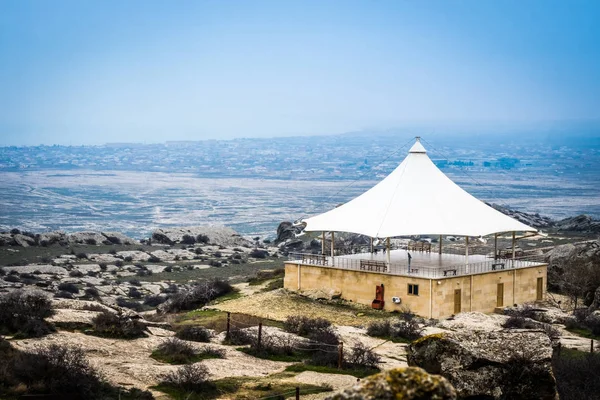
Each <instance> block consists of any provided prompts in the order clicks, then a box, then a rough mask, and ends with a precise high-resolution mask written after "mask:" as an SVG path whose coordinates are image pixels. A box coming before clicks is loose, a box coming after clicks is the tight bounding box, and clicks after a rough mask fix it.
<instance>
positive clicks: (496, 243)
mask: <svg viewBox="0 0 600 400" xmlns="http://www.w3.org/2000/svg"><path fill="white" fill-rule="evenodd" d="M497 259H498V234H497V233H494V260H497Z"/></svg>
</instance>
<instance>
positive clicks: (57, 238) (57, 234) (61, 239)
mask: <svg viewBox="0 0 600 400" xmlns="http://www.w3.org/2000/svg"><path fill="white" fill-rule="evenodd" d="M68 241H69V238H68V236H67V234H66V233H65V232H62V231H52V232H44V233H40V235H39V236H38V243H39V245H40V246H50V245H53V244H55V243H63V244H66V243H67V242H68Z"/></svg>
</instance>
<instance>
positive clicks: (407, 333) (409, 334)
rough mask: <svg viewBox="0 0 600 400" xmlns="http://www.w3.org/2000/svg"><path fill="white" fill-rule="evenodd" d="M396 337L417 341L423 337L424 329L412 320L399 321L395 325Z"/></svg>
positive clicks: (415, 320) (416, 321)
mask: <svg viewBox="0 0 600 400" xmlns="http://www.w3.org/2000/svg"><path fill="white" fill-rule="evenodd" d="M393 330H394V335H393V336H396V337H401V338H404V339H408V340H416V339H418V338H420V337H421V334H422V333H423V328H421V326H420V325H419V321H418V320H417V319H416V318H415V319H411V320H409V321H399V322H397V323H395V324H394V325H393Z"/></svg>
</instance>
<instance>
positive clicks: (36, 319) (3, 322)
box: [0, 290, 54, 337]
mask: <svg viewBox="0 0 600 400" xmlns="http://www.w3.org/2000/svg"><path fill="white" fill-rule="evenodd" d="M53 314H54V311H53V310H52V305H51V303H50V300H48V298H47V297H46V296H45V295H44V294H42V293H39V292H24V291H21V290H15V291H13V292H10V293H8V294H5V295H3V296H1V297H0V330H6V331H7V333H18V334H19V335H20V336H24V337H40V336H43V335H46V334H48V333H50V332H53V331H54V327H53V326H52V325H51V324H49V323H48V322H46V321H45V318H48V317H51V316H52V315H53Z"/></svg>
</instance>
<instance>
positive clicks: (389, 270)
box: [288, 253, 545, 279]
mask: <svg viewBox="0 0 600 400" xmlns="http://www.w3.org/2000/svg"><path fill="white" fill-rule="evenodd" d="M443 254H445V253H443ZM288 261H291V262H293V263H294V264H302V265H311V266H318V267H323V268H337V269H346V270H353V271H361V272H373V273H380V274H387V275H402V276H415V277H421V278H432V279H435V278H447V277H452V276H460V275H473V274H480V273H485V272H491V271H502V270H510V269H520V268H528V267H535V266H539V265H543V264H545V262H544V255H529V256H523V257H519V258H515V259H512V258H510V259H496V260H495V259H493V258H491V259H489V260H486V261H480V262H469V263H468V264H466V263H464V262H463V263H458V262H457V263H456V264H454V263H448V265H444V266H431V267H429V266H423V265H419V266H414V265H413V266H411V267H410V269H409V267H408V263H407V262H390V263H387V262H384V261H383V260H378V262H377V263H378V264H385V268H380V267H378V266H376V265H374V264H375V263H373V261H374V260H372V259H360V258H356V257H344V256H335V257H333V259H332V257H331V256H322V255H315V254H308V253H290V254H289V255H288Z"/></svg>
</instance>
